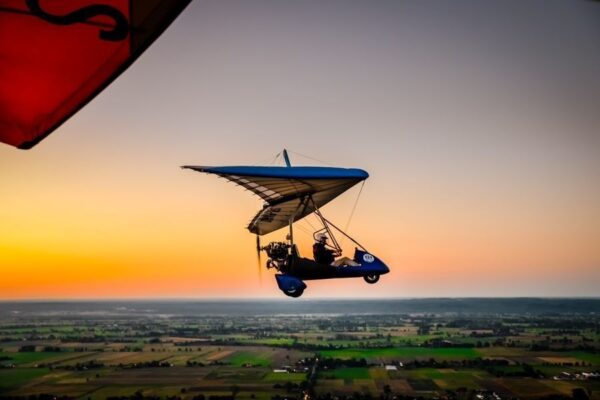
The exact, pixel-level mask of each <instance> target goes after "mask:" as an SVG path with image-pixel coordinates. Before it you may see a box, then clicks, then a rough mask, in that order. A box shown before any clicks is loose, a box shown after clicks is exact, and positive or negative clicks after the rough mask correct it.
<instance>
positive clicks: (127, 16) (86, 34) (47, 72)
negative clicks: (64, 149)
mask: <svg viewBox="0 0 600 400" xmlns="http://www.w3.org/2000/svg"><path fill="white" fill-rule="evenodd" d="M190 1H191V0H97V1H93V0H69V1H56V0H0V141H1V142H4V143H7V144H10V145H12V146H15V147H19V148H21V149H28V148H31V147H33V146H34V145H35V144H37V143H38V142H39V141H40V140H42V139H43V138H44V137H46V136H47V135H48V134H50V133H51V132H52V131H53V130H54V129H56V128H57V127H58V126H60V125H61V124H62V123H63V122H64V121H65V120H67V119H68V118H69V117H70V116H72V115H73V114H74V113H75V112H77V111H78V110H79V109H80V108H81V107H83V106H84V105H85V104H86V103H87V102H89V101H90V100H91V99H92V98H94V96H96V95H97V94H98V93H100V92H101V91H102V90H103V89H104V88H105V87H106V86H107V85H109V84H110V82H112V80H114V79H115V78H116V77H117V76H118V75H119V74H121V73H122V72H123V71H124V70H125V69H126V68H127V67H128V66H129V65H131V63H132V62H133V61H135V59H136V58H137V57H139V55H140V54H141V53H142V52H143V51H144V50H145V49H146V48H147V47H148V46H149V45H150V44H151V43H152V42H153V41H154V40H155V39H156V38H157V37H158V36H160V34H161V33H162V32H163V31H164V30H165V29H166V28H167V27H168V26H169V24H170V23H171V22H172V21H173V20H174V19H175V18H176V17H177V15H179V13H180V12H181V11H183V9H184V8H185V7H186V6H187V5H188V4H189V2H190Z"/></svg>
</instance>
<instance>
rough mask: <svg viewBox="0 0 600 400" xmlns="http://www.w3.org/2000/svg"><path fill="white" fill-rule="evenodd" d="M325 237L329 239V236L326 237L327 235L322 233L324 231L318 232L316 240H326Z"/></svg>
mask: <svg viewBox="0 0 600 400" xmlns="http://www.w3.org/2000/svg"><path fill="white" fill-rule="evenodd" d="M327 239H329V238H328V237H327V235H326V234H324V233H319V234H318V235H317V240H318V241H319V242H326V241H327Z"/></svg>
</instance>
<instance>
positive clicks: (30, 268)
mask: <svg viewBox="0 0 600 400" xmlns="http://www.w3.org/2000/svg"><path fill="white" fill-rule="evenodd" d="M599 72H600V6H599V5H598V4H597V3H594V2H585V1H568V2H567V1H550V0H544V1H541V0H539V1H534V0H532V1H516V0H514V1H513V0H511V1H486V2H481V1H428V0H427V1H422V0H419V1H367V0H364V1H341V0H340V1H338V0H329V1H308V0H302V1H294V2H288V1H275V0H252V1H248V0H244V1H242V0H238V1H233V0H218V1H216V0H215V1H199V0H196V1H194V2H192V4H191V5H190V6H189V7H188V9H186V10H185V11H184V13H183V14H182V15H181V16H180V17H179V18H178V19H177V20H176V21H175V23H174V24H173V25H172V26H171V27H170V28H169V29H168V31H167V32H166V33H165V34H164V35H163V36H162V37H161V38H159V40H157V42H156V43H155V44H154V45H153V46H152V47H151V48H150V49H149V50H148V51H147V52H146V53H145V54H144V55H142V57H140V59H139V60H138V61H137V62H136V63H135V64H134V65H133V66H132V67H131V68H130V69H129V70H128V71H126V72H125V73H124V74H123V75H122V76H121V77H120V78H119V79H118V80H117V81H115V82H114V83H113V84H112V85H111V86H110V87H109V88H108V89H107V90H105V91H104V92H103V93H102V94H101V95H100V96H98V97H97V98H96V99H95V100H94V101H93V102H91V103H90V104H89V105H88V106H86V107H85V108H84V109H83V110H82V111H81V112H79V113H78V114H77V115H76V116H75V117H73V118H72V119H71V120H70V121H68V122H67V123H66V124H65V125H63V126H62V127H61V128H60V129H58V130H57V131H56V132H55V133H53V134H52V135H51V136H49V137H48V138H47V139H46V140H44V141H43V142H42V143H41V144H40V145H38V146H37V147H36V148H34V149H33V150H30V151H19V150H15V149H13V148H10V147H8V146H2V147H0V168H1V170H2V173H1V174H0V183H1V186H2V189H0V199H2V203H3V207H2V210H0V221H2V222H0V272H1V273H2V276H3V279H2V280H1V281H0V296H3V297H6V298H30V297H38V298H39V297H88V296H89V297H129V296H132V297H153V296H166V297H177V296H185V297H194V296H198V297H204V296H209V297H227V296H234V297H236V296H240V295H247V296H279V293H278V292H277V289H276V286H275V283H274V280H272V279H271V278H270V277H267V274H266V273H265V274H264V276H263V283H262V285H260V284H258V282H257V280H256V277H255V275H256V266H255V254H254V250H253V241H254V238H253V237H252V236H251V235H250V234H248V233H247V232H246V231H245V230H244V226H245V224H246V223H247V221H248V220H249V219H250V217H251V216H252V215H253V214H254V213H255V211H256V210H257V209H258V208H259V207H260V201H258V200H257V199H256V198H252V197H251V196H250V195H249V194H247V193H244V192H243V191H241V190H238V189H239V188H235V187H234V186H233V185H227V184H225V183H224V182H223V181H221V180H217V179H214V178H212V177H207V176H202V175H199V174H194V173H192V172H190V171H181V170H179V168H178V166H179V165H182V164H204V165H223V164H256V163H260V162H261V161H268V160H269V159H270V158H271V157H272V156H273V155H275V154H276V153H277V152H279V151H280V150H281V149H282V148H283V147H287V148H289V149H292V150H294V151H296V152H298V153H303V154H308V155H310V156H312V157H315V158H317V159H320V160H326V161H327V162H329V163H331V164H335V165H339V166H349V167H360V168H364V169H366V170H368V171H369V172H370V174H371V178H370V179H369V180H368V181H367V183H366V186H365V191H364V193H363V197H362V199H361V203H360V204H359V208H358V210H357V213H356V216H355V218H354V220H353V221H352V225H351V229H350V230H351V233H353V234H355V235H356V236H357V237H359V238H361V242H365V243H366V245H367V246H368V247H369V248H370V249H371V250H372V251H373V252H375V253H377V254H378V255H380V256H381V257H382V258H383V259H384V260H386V261H387V262H388V263H389V264H390V266H391V268H392V273H391V274H390V275H388V276H386V277H384V278H383V279H382V281H381V282H380V283H379V284H378V285H377V286H375V287H371V286H369V287H366V285H365V284H364V282H362V281H358V280H356V281H336V282H316V283H311V285H310V290H309V291H307V294H310V295H311V296H319V297H324V296H357V295H358V296H370V297H373V296H374V297H377V296H386V297H389V296H481V295H493V296H495V295H500V296H522V295H526V296H538V295H542V296H554V295H557V296H567V295H568V296H597V295H599V294H600V292H599V291H598V287H600V272H599V271H600V184H599V182H600V134H599V132H600V113H599V112H598V105H599V104H600V78H599ZM292 157H293V160H292V161H293V162H301V163H305V164H306V163H310V162H309V161H308V160H306V159H302V158H301V157H299V156H297V155H294V154H292ZM353 195H356V191H354V192H352V193H349V194H348V195H346V196H344V197H342V198H340V199H339V201H338V202H336V203H333V204H331V205H330V206H327V208H326V210H325V211H326V212H327V213H328V214H329V215H330V216H331V217H332V218H333V219H334V220H338V221H341V222H342V223H341V225H343V224H344V223H345V221H346V218H347V216H348V213H349V211H350V209H351V207H352V202H353V201H354V197H353ZM281 235H283V234H280V235H279V236H281ZM273 239H280V237H277V235H273ZM303 240H304V242H302V243H303V245H304V246H305V247H306V248H305V251H307V250H308V248H307V246H308V245H309V243H308V238H305V239H303ZM232 249H233V250H232Z"/></svg>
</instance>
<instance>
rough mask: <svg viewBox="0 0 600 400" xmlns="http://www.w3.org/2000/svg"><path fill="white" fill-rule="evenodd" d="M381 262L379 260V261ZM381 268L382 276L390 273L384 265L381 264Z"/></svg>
mask: <svg viewBox="0 0 600 400" xmlns="http://www.w3.org/2000/svg"><path fill="white" fill-rule="evenodd" d="M379 261H380V262H381V260H379ZM380 268H381V275H383V274H387V273H388V272H390V269H389V268H388V266H387V265H385V264H384V263H383V262H382V263H381V265H380Z"/></svg>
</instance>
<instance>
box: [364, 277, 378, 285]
mask: <svg viewBox="0 0 600 400" xmlns="http://www.w3.org/2000/svg"><path fill="white" fill-rule="evenodd" d="M363 279H364V280H365V282H367V283H370V284H371V285H372V284H374V283H377V281H379V275H365V276H363Z"/></svg>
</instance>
